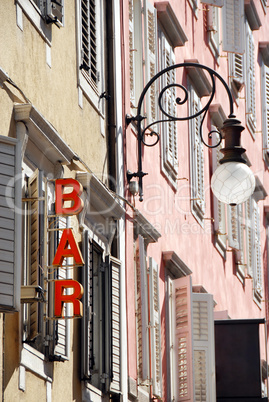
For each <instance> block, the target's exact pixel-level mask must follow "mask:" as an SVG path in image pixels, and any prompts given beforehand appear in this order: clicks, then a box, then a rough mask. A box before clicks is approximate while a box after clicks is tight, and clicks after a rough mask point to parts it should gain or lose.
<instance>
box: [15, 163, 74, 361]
mask: <svg viewBox="0 0 269 402" xmlns="http://www.w3.org/2000/svg"><path fill="white" fill-rule="evenodd" d="M23 167H24V169H23V176H24V186H23V210H24V219H23V273H22V275H23V279H22V285H23V287H26V288H27V287H35V288H38V289H39V292H40V294H39V296H40V297H39V300H38V301H37V300H36V301H34V302H32V303H29V302H28V303H24V304H23V308H22V311H23V316H22V324H23V341H24V342H26V343H29V344H30V345H31V346H32V347H34V348H35V349H37V350H38V351H39V352H41V353H43V354H45V355H46V356H47V357H49V359H50V360H54V359H57V360H58V357H59V356H61V359H66V358H68V357H69V343H68V338H69V322H68V320H67V319H61V320H57V321H56V320H55V321H54V320H50V319H49V317H53V314H54V312H53V296H52V295H53V281H54V280H55V279H67V278H68V277H69V278H70V274H69V272H68V271H69V269H68V267H67V262H66V261H65V262H64V263H63V264H62V266H61V268H58V269H55V268H53V267H51V263H52V260H53V257H54V254H55V251H56V248H57V246H58V244H59V241H60V238H61V233H62V229H63V228H65V227H66V218H64V217H56V216H55V212H54V185H53V183H52V182H49V183H47V181H46V179H45V177H44V175H43V172H42V171H40V170H38V169H36V170H35V171H34V172H33V171H32V169H31V168H29V166H27V164H25V163H24V164H23ZM46 205H47V206H48V209H47V210H45V206H46ZM48 280H49V281H48ZM45 300H47V301H48V303H44V301H45ZM64 309H65V312H64V316H68V315H69V314H68V311H69V308H68V307H66V306H65V307H64ZM47 340H49V342H48V341H47Z"/></svg>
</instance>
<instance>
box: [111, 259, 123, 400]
mask: <svg viewBox="0 0 269 402" xmlns="http://www.w3.org/2000/svg"><path fill="white" fill-rule="evenodd" d="M120 268H121V264H120V261H119V260H117V259H116V258H113V257H110V271H111V295H112V303H111V384H110V391H113V392H116V393H119V392H120V390H121V365H120V358H121V348H120V339H121V336H120Z"/></svg>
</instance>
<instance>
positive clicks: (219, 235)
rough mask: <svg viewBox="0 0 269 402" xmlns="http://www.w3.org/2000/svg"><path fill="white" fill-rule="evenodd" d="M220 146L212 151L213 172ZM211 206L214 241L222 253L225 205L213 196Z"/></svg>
mask: <svg viewBox="0 0 269 402" xmlns="http://www.w3.org/2000/svg"><path fill="white" fill-rule="evenodd" d="M212 130H216V127H215V126H213V127H212ZM213 141H214V144H216V141H217V140H216V136H214V137H213ZM221 148H222V145H221V144H220V145H218V147H216V148H213V149H212V168H213V172H214V171H215V170H216V169H217V167H218V166H219V160H220V159H221V157H222V156H223V155H222V154H221V152H220V150H221ZM213 205H214V231H215V235H216V241H217V243H218V244H219V246H220V247H221V249H222V250H223V251H224V250H226V241H227V236H226V219H225V204H224V203H223V202H221V201H219V200H218V199H217V198H216V197H215V196H213Z"/></svg>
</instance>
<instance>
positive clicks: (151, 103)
mask: <svg viewBox="0 0 269 402" xmlns="http://www.w3.org/2000/svg"><path fill="white" fill-rule="evenodd" d="M144 39H145V79H146V84H147V83H148V82H149V81H150V79H151V78H153V77H154V75H155V74H156V72H157V50H158V46H157V10H156V9H155V8H154V6H153V5H152V4H151V3H150V2H149V1H148V0H147V1H146V2H145V15H144ZM156 95H157V86H156V82H154V83H153V84H152V85H151V87H150V88H149V90H148V92H147V94H146V114H147V124H150V123H152V122H154V121H155V120H156V117H157V115H156V110H157V96H156Z"/></svg>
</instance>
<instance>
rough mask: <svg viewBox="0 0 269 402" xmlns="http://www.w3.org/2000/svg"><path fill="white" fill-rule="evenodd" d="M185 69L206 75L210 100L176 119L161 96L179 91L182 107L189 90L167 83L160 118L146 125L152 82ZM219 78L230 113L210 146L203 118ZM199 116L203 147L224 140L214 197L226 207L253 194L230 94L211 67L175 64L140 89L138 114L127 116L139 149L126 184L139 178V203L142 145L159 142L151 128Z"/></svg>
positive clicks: (163, 92)
mask: <svg viewBox="0 0 269 402" xmlns="http://www.w3.org/2000/svg"><path fill="white" fill-rule="evenodd" d="M185 67H187V68H188V67H195V68H200V69H202V70H205V71H207V72H208V74H209V76H210V78H211V83H212V89H211V94H210V95H209V100H208V102H207V103H206V105H205V106H204V107H203V108H202V109H201V110H199V111H198V112H197V113H196V114H193V115H191V116H185V117H176V116H173V115H171V114H169V113H167V111H166V110H164V107H163V97H164V96H165V93H166V91H169V90H171V88H176V89H177V88H180V90H182V91H183V93H184V98H183V99H181V98H179V97H178V98H176V100H175V102H176V105H178V106H180V105H183V104H184V103H185V102H187V100H188V91H187V89H186V88H185V87H184V86H183V85H182V84H179V83H176V82H175V83H170V84H169V85H167V86H165V87H164V88H161V89H160V94H159V96H158V107H159V109H160V112H161V113H162V116H163V118H162V119H159V120H156V121H154V122H151V123H150V124H148V125H147V124H145V121H146V117H145V116H144V115H143V112H142V110H143V109H142V108H143V105H144V100H145V97H146V95H147V93H148V91H149V90H150V87H151V86H152V85H154V84H155V82H156V81H157V80H158V79H159V78H160V77H161V76H163V75H164V74H166V73H168V72H169V71H171V70H176V69H179V68H185ZM216 78H217V79H218V80H219V81H220V82H221V83H222V84H223V86H224V88H225V90H226V92H227V95H228V99H229V107H230V113H229V116H228V119H227V120H225V121H224V124H223V127H222V129H221V130H220V132H219V131H214V132H216V133H217V134H218V137H219V138H218V141H217V143H216V144H215V145H209V144H208V143H207V142H206V141H205V140H204V138H203V135H202V125H203V122H204V119H205V116H206V114H207V112H208V109H209V106H210V104H211V103H212V100H213V98H214V95H215V91H216V83H215V79H216ZM200 115H202V119H201V124H200V136H201V140H202V142H203V144H204V145H205V146H207V147H209V148H215V147H218V146H219V144H220V143H221V141H222V138H223V137H224V138H225V146H224V148H223V149H222V150H221V152H222V153H223V154H224V157H223V158H222V159H221V160H220V166H219V167H218V168H217V169H216V171H215V172H214V174H213V176H212V181H211V188H212V191H213V193H214V194H215V196H216V197H217V198H218V199H219V200H220V201H222V202H224V203H227V204H232V205H235V204H240V203H242V202H244V201H246V200H247V199H248V198H249V197H250V196H251V194H252V193H253V191H254V188H255V178H254V175H253V173H252V171H251V169H250V168H249V167H248V166H247V164H246V160H245V159H244V158H243V157H242V154H243V153H244V152H245V149H244V148H242V147H241V144H240V138H241V132H242V131H243V130H244V127H243V126H241V124H240V121H239V120H237V119H236V118H235V115H234V112H233V99H232V94H231V91H230V89H229V87H228V85H227V83H226V82H225V81H224V79H223V78H222V77H221V76H220V75H219V74H218V73H217V72H216V71H215V70H212V69H211V68H209V67H207V66H204V65H202V64H198V63H193V62H186V63H180V64H175V65H172V66H169V67H167V68H165V69H164V70H162V71H160V72H159V73H157V74H156V75H155V76H154V77H153V78H152V79H151V80H150V81H149V82H148V84H147V85H146V86H145V88H144V89H143V91H142V93H141V95H140V97H139V100H138V107H137V115H136V116H130V115H127V116H126V123H127V125H128V124H130V123H131V122H135V123H136V125H137V146H138V170H137V172H135V173H132V172H130V171H129V170H128V172H127V181H128V183H130V181H131V180H132V178H133V177H137V178H138V187H139V200H140V201H143V177H144V176H145V175H146V174H147V173H145V172H143V169H142V146H143V145H145V146H154V145H156V144H157V143H158V142H159V139H160V137H159V134H158V133H157V132H156V131H154V130H152V127H153V126H155V125H156V124H160V123H163V122H171V121H183V120H191V119H194V118H196V117H197V116H200ZM148 134H150V135H151V136H152V137H153V138H154V137H156V138H155V139H154V140H153V141H152V142H151V143H150V144H147V143H146V141H145V135H148ZM212 134H213V131H211V132H210V133H209V134H208V137H209V138H211V137H212Z"/></svg>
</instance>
